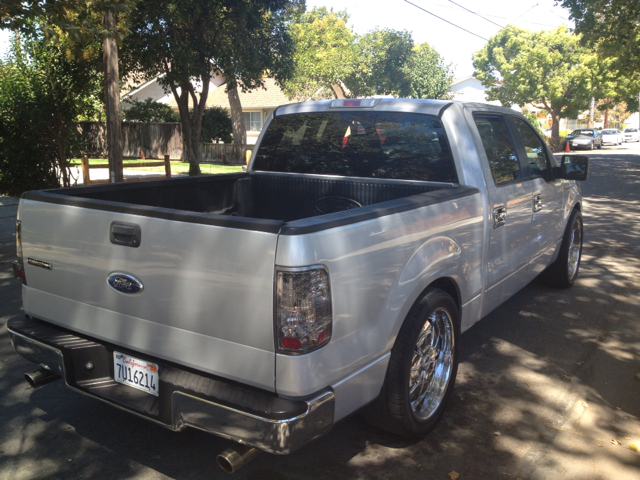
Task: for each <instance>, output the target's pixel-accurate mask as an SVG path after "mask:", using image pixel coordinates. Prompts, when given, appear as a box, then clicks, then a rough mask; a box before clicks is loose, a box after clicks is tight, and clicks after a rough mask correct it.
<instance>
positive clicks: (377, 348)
mask: <svg viewBox="0 0 640 480" xmlns="http://www.w3.org/2000/svg"><path fill="white" fill-rule="evenodd" d="M559 163H560V164H558V162H557V161H556V159H555V158H554V156H553V155H552V153H551V151H550V150H549V148H548V147H547V146H546V144H545V142H544V141H543V140H542V139H541V137H540V136H539V135H538V134H537V133H536V131H535V130H534V129H533V128H532V126H531V125H530V124H529V123H528V121H527V120H526V119H525V118H524V117H523V116H522V115H520V114H519V113H516V112H515V111H513V110H508V109H504V108H499V107H493V106H488V105H482V104H465V103H457V102H445V101H427V100H405V99H356V100H332V101H322V102H310V103H299V104H293V105H287V106H282V107H279V108H277V109H276V110H275V111H274V112H273V114H272V116H271V117H270V119H269V120H268V122H267V124H266V128H265V130H264V131H263V132H262V134H261V135H260V138H259V139H258V144H257V145H256V148H255V149H254V152H253V155H252V158H251V161H250V163H249V167H248V170H247V172H242V173H237V174H226V175H212V176H199V177H185V178H173V179H169V180H157V181H148V182H137V183H123V184H117V185H116V184H103V185H94V186H90V187H72V188H62V189H55V190H46V191H32V192H26V193H25V194H24V195H23V196H22V199H21V201H20V207H19V212H18V220H17V225H16V239H17V249H18V260H17V261H16V262H15V263H14V271H15V274H16V276H17V277H19V278H20V279H21V280H22V283H23V287H22V293H23V306H24V315H20V316H17V317H14V318H12V319H11V320H10V321H9V322H8V328H9V331H10V334H11V338H12V342H13V345H14V348H15V350H16V351H17V352H18V353H19V354H20V355H22V356H23V357H25V358H26V359H28V360H30V361H32V362H34V363H36V364H39V365H40V368H39V369H38V370H37V371H35V372H31V373H28V374H26V377H27V379H28V380H29V382H30V383H31V384H32V385H34V386H39V385H41V384H43V383H46V382H47V381H50V380H53V379H58V378H63V379H64V381H65V382H66V384H67V385H68V386H69V387H70V388H71V389H73V390H75V391H78V392H81V393H84V394H86V395H89V396H92V397H95V398H98V399H101V400H103V401H105V402H108V403H110V404H112V405H115V406H117V407H120V408H123V409H125V410H128V411H130V412H131V413H134V414H136V415H139V416H142V417H144V418H146V419H148V420H150V421H152V422H154V423H156V424H158V425H162V426H164V427H168V428H171V429H174V430H180V429H182V428H184V427H186V426H190V427H195V428H199V429H202V430H206V431H208V432H212V433H214V434H216V435H219V436H222V437H225V438H228V439H232V440H235V441H237V442H239V443H241V444H244V445H248V446H251V447H255V448H257V449H259V450H265V451H268V452H271V453H276V454H286V453H289V452H292V451H293V450H295V449H297V448H299V447H300V446H302V445H304V444H305V443H307V442H309V441H311V440H312V439H314V438H316V437H318V436H320V435H323V434H325V433H327V432H328V431H329V430H330V429H331V427H332V425H333V424H335V423H336V422H338V421H340V420H341V419H343V418H345V417H346V416H348V415H350V414H352V413H353V412H356V411H357V410H360V409H363V411H364V412H365V415H366V417H367V418H369V419H370V420H371V421H372V422H373V423H374V424H376V425H378V426H380V427H381V428H383V429H385V430H387V431H390V432H393V433H396V434H399V435H404V436H409V437H416V436H423V435H425V434H426V433H427V432H428V431H429V430H431V429H432V428H433V427H434V425H435V423H436V422H437V421H438V419H439V418H440V417H441V416H442V413H443V410H444V407H445V404H446V402H447V399H448V397H449V396H450V394H451V391H452V388H453V385H454V381H455V377H456V371H457V367H458V349H459V344H460V335H461V333H462V332H464V331H465V330H467V329H468V328H469V327H471V326H472V325H473V324H474V323H476V322H477V321H478V320H479V319H481V318H482V317H484V316H486V315H487V314H488V313H489V312H491V311H492V310H493V309H495V308H496V307H497V306H498V305H500V304H501V303H503V302H504V301H505V300H507V299H508V298H509V297H511V296H512V295H513V294H514V293H516V292H517V291H518V290H520V289H521V288H522V287H524V286H525V285H526V284H527V283H529V282H530V281H531V280H533V279H534V278H536V277H537V276H538V275H540V274H542V277H543V278H544V279H545V280H546V281H547V282H548V283H550V284H553V285H556V286H559V287H564V288H566V287H570V286H571V285H572V284H573V283H574V281H575V279H576V276H577V274H578V268H579V265H580V253H581V248H582V217H581V210H582V199H581V196H580V189H579V186H578V184H577V183H576V181H577V180H585V179H586V178H587V173H588V161H587V158H586V157H584V156H575V155H568V156H564V157H563V158H562V161H561V162H559ZM252 451H254V450H251V449H246V450H245V451H243V452H240V454H239V455H237V456H236V457H233V458H232V457H229V458H227V460H226V461H227V462H228V463H227V465H226V468H227V469H229V470H233V469H234V468H237V466H238V465H239V464H241V463H242V462H243V461H245V460H246V459H247V458H248V457H249V456H250V455H251V452H252Z"/></svg>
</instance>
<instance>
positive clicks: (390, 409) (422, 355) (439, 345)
mask: <svg viewBox="0 0 640 480" xmlns="http://www.w3.org/2000/svg"><path fill="white" fill-rule="evenodd" d="M459 338H460V315H459V312H458V307H457V306H456V303H455V302H454V301H453V299H452V298H451V296H450V295H449V294H447V293H446V292H444V291H442V290H440V289H437V288H430V289H427V291H426V292H425V294H424V295H423V296H422V297H421V298H420V299H419V300H418V301H416V303H415V304H414V305H413V307H411V310H410V311H409V314H408V315H407V318H406V319H405V321H404V323H403V324H402V327H401V328H400V332H399V333H398V337H397V338H396V342H395V344H394V346H393V349H392V350H391V358H390V360H389V367H388V369H387V375H386V378H385V381H384V385H383V386H382V390H381V392H380V395H379V396H378V398H377V399H376V400H374V402H373V403H372V404H370V405H368V406H367V407H366V408H365V410H364V412H363V413H364V416H365V418H366V419H367V421H369V423H371V424H373V425H374V426H376V427H378V428H381V429H382V430H386V431H387V432H391V433H394V434H396V435H400V436H403V437H408V438H420V437H423V436H425V435H426V434H427V433H429V432H430V431H431V430H432V429H433V428H434V427H435V426H436V424H437V423H438V420H440V417H442V413H443V412H444V409H445V406H446V404H447V401H448V399H449V396H450V395H451V391H452V390H453V385H454V383H455V379H456V374H457V372H458V361H459V360H458V351H459V347H458V343H459ZM419 345H421V346H422V347H423V348H418V346H419ZM427 360H429V361H428V362H427ZM425 362H426V363H425ZM438 373H439V374H438ZM410 385H411V386H413V387H414V388H413V390H412V389H411V387H410ZM416 390H418V392H417V394H416ZM420 397H422V400H419V399H420ZM412 399H413V402H412Z"/></svg>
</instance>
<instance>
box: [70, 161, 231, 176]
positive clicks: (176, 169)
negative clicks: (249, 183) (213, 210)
mask: <svg viewBox="0 0 640 480" xmlns="http://www.w3.org/2000/svg"><path fill="white" fill-rule="evenodd" d="M157 161H159V160H151V159H147V160H123V164H124V168H125V169H126V168H127V166H128V165H135V164H136V163H143V162H145V163H146V162H157ZM69 163H70V164H71V166H72V167H80V166H81V162H80V159H79V158H72V159H71V160H69ZM108 163H109V160H107V159H106V158H90V159H89V164H91V165H107V164H108ZM141 170H145V171H147V172H164V166H160V167H143V168H142V169H141ZM200 170H201V171H202V173H234V172H241V171H242V166H241V165H217V164H211V163H201V164H200ZM171 173H189V164H188V163H187V162H171Z"/></svg>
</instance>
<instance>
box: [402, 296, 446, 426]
mask: <svg viewBox="0 0 640 480" xmlns="http://www.w3.org/2000/svg"><path fill="white" fill-rule="evenodd" d="M454 347H455V345H454V327H453V320H452V318H451V314H450V313H449V312H448V311H447V310H446V309H444V308H438V309H436V310H435V311H433V313H431V315H429V317H428V318H427V321H426V322H425V323H424V325H423V326H422V329H421V330H420V334H419V335H418V340H417V342H416V345H415V348H414V353H413V359H412V361H411V372H410V375H409V401H410V403H411V409H412V410H413V413H414V414H415V416H416V417H417V418H418V419H420V420H425V419H427V418H429V417H430V416H431V415H433V413H434V412H435V411H436V409H437V408H438V407H439V406H440V404H441V403H442V400H443V399H444V396H445V393H446V391H447V387H448V386H449V381H450V379H451V373H452V371H453V361H454V359H453V356H454Z"/></svg>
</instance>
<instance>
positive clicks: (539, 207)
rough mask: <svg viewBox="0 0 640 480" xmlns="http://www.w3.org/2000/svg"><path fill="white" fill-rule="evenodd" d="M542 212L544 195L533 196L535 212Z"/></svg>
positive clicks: (536, 194) (537, 193)
mask: <svg viewBox="0 0 640 480" xmlns="http://www.w3.org/2000/svg"><path fill="white" fill-rule="evenodd" d="M540 210H542V195H541V194H540V193H539V192H536V193H534V194H533V211H534V213H535V212H539V211H540Z"/></svg>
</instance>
